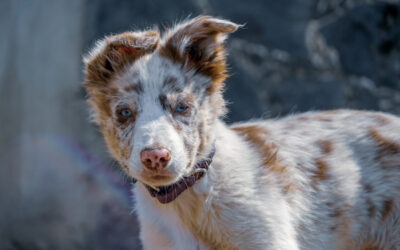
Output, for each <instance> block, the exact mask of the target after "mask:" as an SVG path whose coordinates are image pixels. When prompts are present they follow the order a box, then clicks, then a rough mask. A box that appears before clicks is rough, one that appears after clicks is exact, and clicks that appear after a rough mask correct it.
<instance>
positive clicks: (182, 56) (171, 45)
mask: <svg viewBox="0 0 400 250" xmlns="http://www.w3.org/2000/svg"><path fill="white" fill-rule="evenodd" d="M238 27H239V25H237V24H235V23H232V22H230V21H226V20H222V19H217V18H212V17H208V16H200V17H197V18H194V19H192V20H189V21H188V22H185V23H182V24H178V25H177V26H176V27H175V28H174V29H172V30H170V31H168V32H167V34H166V35H165V36H164V37H163V41H162V43H161V48H160V55H162V56H164V57H167V58H169V59H171V60H172V61H174V62H177V63H180V64H182V66H183V67H186V68H187V69H188V70H195V72H196V73H200V74H203V75H206V76H208V77H210V78H211V80H212V84H211V85H210V86H209V87H208V91H209V92H211V93H212V92H214V91H216V90H218V89H219V87H220V86H221V85H222V83H223V81H224V80H225V79H226V77H227V76H228V75H227V74H226V57H225V50H224V46H223V42H224V40H225V38H226V35H227V34H229V33H232V32H234V31H236V30H237V29H238Z"/></svg>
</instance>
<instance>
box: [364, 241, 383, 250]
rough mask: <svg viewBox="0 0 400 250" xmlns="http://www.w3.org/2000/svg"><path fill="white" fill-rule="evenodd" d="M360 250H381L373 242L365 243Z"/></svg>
mask: <svg viewBox="0 0 400 250" xmlns="http://www.w3.org/2000/svg"><path fill="white" fill-rule="evenodd" d="M360 250H381V248H380V247H379V245H378V244H375V243H374V242H370V241H368V242H365V243H364V244H363V245H362V246H361V247H360Z"/></svg>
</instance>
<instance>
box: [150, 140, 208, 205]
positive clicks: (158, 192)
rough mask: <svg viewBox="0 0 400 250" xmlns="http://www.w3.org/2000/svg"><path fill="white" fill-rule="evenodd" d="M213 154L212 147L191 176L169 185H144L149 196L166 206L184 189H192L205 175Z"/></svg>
mask: <svg viewBox="0 0 400 250" xmlns="http://www.w3.org/2000/svg"><path fill="white" fill-rule="evenodd" d="M214 154H215V147H214V146H213V147H212V150H211V152H210V154H209V155H208V156H207V158H206V159H203V160H201V161H199V162H198V163H197V164H196V165H195V167H194V171H193V172H192V174H190V175H188V176H183V177H182V178H181V179H179V180H178V181H177V182H175V183H173V184H171V185H168V186H158V187H153V186H150V185H147V184H144V185H145V187H146V188H147V190H148V191H149V193H150V195H151V196H152V197H155V198H157V200H158V201H159V202H160V203H162V204H166V203H169V202H171V201H174V200H175V199H176V198H177V197H178V196H179V195H180V194H181V193H183V192H184V191H185V190H186V189H188V188H190V187H192V186H193V185H194V184H195V183H196V182H197V181H198V180H200V179H201V178H202V177H203V176H204V175H205V174H206V172H207V170H208V166H209V165H210V164H211V162H212V159H213V157H214Z"/></svg>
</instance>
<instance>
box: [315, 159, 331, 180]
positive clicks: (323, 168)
mask: <svg viewBox="0 0 400 250" xmlns="http://www.w3.org/2000/svg"><path fill="white" fill-rule="evenodd" d="M315 165H316V166H317V168H316V169H315V170H314V171H313V173H314V178H316V179H318V180H321V181H323V180H326V179H328V178H329V176H328V173H327V172H328V169H329V167H328V164H327V163H326V162H325V160H324V159H323V158H322V157H320V158H317V159H315Z"/></svg>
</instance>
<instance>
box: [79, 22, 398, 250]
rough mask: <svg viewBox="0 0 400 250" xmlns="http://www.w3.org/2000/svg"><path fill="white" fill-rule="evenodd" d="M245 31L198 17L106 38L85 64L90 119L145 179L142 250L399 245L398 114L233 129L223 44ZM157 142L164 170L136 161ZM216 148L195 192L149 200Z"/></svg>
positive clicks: (139, 194)
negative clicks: (227, 118) (166, 156)
mask: <svg viewBox="0 0 400 250" xmlns="http://www.w3.org/2000/svg"><path fill="white" fill-rule="evenodd" d="M238 27H239V26H238V25H236V24H234V23H232V22H229V21H226V20H221V19H216V18H212V17H197V18H194V19H191V20H187V21H185V22H183V23H180V24H178V25H176V26H175V27H173V28H172V29H170V30H168V31H167V32H166V34H164V35H163V36H162V37H161V38H160V35H159V32H158V31H157V30H150V31H142V32H126V33H123V34H119V35H116V36H110V37H106V38H105V39H104V40H102V41H100V42H99V43H98V44H97V46H96V48H95V49H94V50H92V52H91V53H90V54H89V55H88V56H86V58H85V64H86V80H85V87H86V88H87V90H88V94H89V103H90V105H91V107H92V108H93V117H94V119H95V121H96V122H97V123H98V124H99V126H100V129H101V131H102V133H103V134H104V137H105V140H106V142H107V145H108V147H109V149H110V152H111V153H112V155H113V157H115V159H117V160H118V161H119V163H120V164H121V166H122V168H123V169H124V170H125V171H126V173H127V174H128V175H130V176H132V177H133V178H135V179H137V180H138V183H137V184H136V185H135V187H134V189H133V190H134V193H135V199H136V211H137V215H138V217H139V221H140V227H141V235H140V237H141V239H142V242H143V246H144V248H145V249H185V250H186V249H273V250H276V249H282V250H287V249H293V250H295V249H304V250H309V249H318V250H319V249H388V250H389V249H400V193H399V192H400V118H398V117H396V116H393V115H389V114H383V113H377V112H365V111H351V110H334V111H325V112H309V113H304V114H299V115H292V116H289V117H286V118H282V119H271V120H265V121H251V122H247V123H240V124H235V125H233V126H227V125H226V124H224V122H223V121H222V119H221V117H222V116H223V115H224V114H225V112H226V109H225V102H224V100H223V99H222V89H223V82H224V80H225V78H226V77H227V75H226V63H225V52H224V46H223V41H224V39H225V38H226V35H227V34H228V33H231V32H233V31H235V30H236V29H237V28H238ZM227 87H229V86H227ZM179 105H180V106H182V105H184V106H185V107H186V109H185V110H184V112H180V111H179V112H178V111H177V110H178V109H176V107H177V106H179ZM121 110H129V111H130V112H128V114H130V115H129V116H126V115H122V114H123V113H122V112H121ZM125 114H126V112H125ZM154 145H156V146H157V147H159V146H162V147H164V148H167V149H168V151H169V152H170V153H171V160H170V162H169V163H168V166H167V167H166V168H165V169H163V170H162V172H157V173H155V172H149V171H148V169H146V168H145V167H144V166H143V164H142V163H141V161H140V156H139V155H140V152H141V150H143V148H147V147H151V146H154ZM213 145H215V148H216V153H215V156H214V158H213V161H212V164H211V165H210V166H209V170H208V172H207V173H206V175H205V176H204V177H203V178H201V179H200V180H199V181H198V182H197V183H196V184H195V185H194V186H193V187H191V188H189V189H187V190H186V191H184V192H183V193H182V194H181V195H179V197H177V198H176V199H175V200H174V201H172V202H169V203H167V204H161V203H160V202H158V201H157V199H154V198H153V197H151V196H150V194H149V193H148V192H147V190H146V188H145V186H144V184H146V185H151V186H153V187H157V186H161V185H170V184H173V183H175V182H176V181H178V180H179V179H181V178H182V177H183V176H187V175H189V174H190V173H192V172H193V169H194V165H195V163H196V162H198V161H200V160H202V159H204V158H205V157H207V155H209V153H210V150H211V148H212V146H213ZM160 176H161V177H160Z"/></svg>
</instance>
